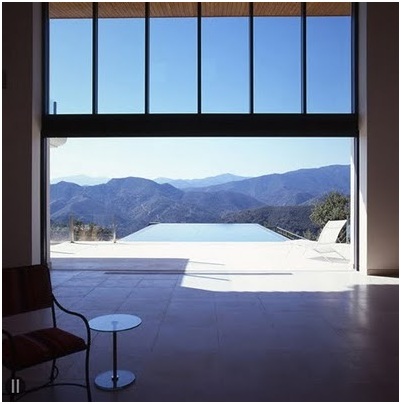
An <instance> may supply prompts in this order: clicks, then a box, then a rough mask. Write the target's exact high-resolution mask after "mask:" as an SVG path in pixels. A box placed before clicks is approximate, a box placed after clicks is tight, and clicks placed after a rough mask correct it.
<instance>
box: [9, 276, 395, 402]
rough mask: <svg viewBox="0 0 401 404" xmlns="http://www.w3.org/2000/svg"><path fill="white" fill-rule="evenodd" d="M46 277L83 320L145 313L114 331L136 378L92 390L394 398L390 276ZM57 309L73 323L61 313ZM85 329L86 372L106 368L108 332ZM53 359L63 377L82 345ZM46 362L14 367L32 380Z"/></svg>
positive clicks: (75, 368) (178, 395)
mask: <svg viewBox="0 0 401 404" xmlns="http://www.w3.org/2000/svg"><path fill="white" fill-rule="evenodd" d="M52 277H53V287H54V289H55V290H54V291H55V295H56V296H57V297H58V298H59V299H60V301H61V302H62V303H63V304H64V305H66V306H67V307H69V308H71V309H74V310H78V311H81V312H83V313H84V314H85V315H86V316H87V317H88V318H89V319H90V318H93V317H95V316H98V315H102V314H109V313H131V314H136V315H138V316H140V317H141V318H142V320H143V323H142V325H141V326H140V327H138V328H136V329H134V330H130V331H126V332H122V333H121V334H120V335H119V337H118V351H119V356H118V357H119V367H120V368H122V369H127V370H131V371H133V372H134V373H135V374H136V376H137V380H136V383H135V384H134V385H131V386H129V387H128V388H126V389H124V390H121V391H119V392H104V391H101V390H98V389H97V388H96V387H94V386H93V385H92V392H93V396H94V401H158V402H161V401H398V378H399V376H398V342H399V341H398V320H399V319H398V315H399V313H398V279H393V278H379V277H364V276H362V275H359V274H358V273H354V272H349V271H348V272H339V273H338V272H325V273H322V272H315V271H311V272H307V271H304V272H299V271H297V272H281V273H270V274H264V275H253V276H252V275H224V274H220V275H217V274H216V275H213V274H189V275H179V274H159V275H149V274H148V275H143V274H142V275H140V274H132V273H127V274H119V273H118V272H114V273H113V272H111V273H105V272H99V271H81V272H78V271H70V272H68V271H53V273H52ZM58 320H59V323H60V326H65V327H66V328H67V329H69V330H71V331H74V332H76V333H82V331H83V330H82V328H81V327H80V324H79V322H77V321H75V320H71V319H70V318H68V316H66V315H65V314H61V315H59V317H58ZM92 337H93V338H92V340H93V346H92V353H91V379H92V381H93V380H94V378H95V376H96V375H97V374H98V373H99V372H103V371H106V370H110V369H111V361H112V340H111V335H110V334H107V333H96V332H93V336H92ZM59 368H60V376H59V378H60V379H61V380H65V381H72V380H81V379H82V377H83V356H82V354H75V355H72V356H71V357H69V358H65V359H62V360H60V361H59ZM46 369H48V367H45V366H42V367H41V368H40V369H38V368H35V369H34V370H33V369H32V370H29V371H25V372H24V373H23V374H22V376H23V377H24V378H25V380H26V381H27V382H28V384H30V385H31V384H32V383H34V382H35V381H38V380H43V375H44V371H45V370H46ZM46 374H47V373H46ZM3 375H4V373H3ZM26 399H27V400H31V401H84V400H85V391H84V390H83V389H79V388H75V387H59V388H52V389H47V390H42V391H41V392H38V393H34V394H31V395H30V396H27V397H26Z"/></svg>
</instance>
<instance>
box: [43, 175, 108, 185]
mask: <svg viewBox="0 0 401 404" xmlns="http://www.w3.org/2000/svg"><path fill="white" fill-rule="evenodd" d="M62 181H65V182H72V183H74V184H77V185H99V184H105V183H106V182H107V181H110V178H106V177H88V176H87V175H71V176H69V177H60V178H53V179H52V180H50V183H51V184H57V183H59V182H62Z"/></svg>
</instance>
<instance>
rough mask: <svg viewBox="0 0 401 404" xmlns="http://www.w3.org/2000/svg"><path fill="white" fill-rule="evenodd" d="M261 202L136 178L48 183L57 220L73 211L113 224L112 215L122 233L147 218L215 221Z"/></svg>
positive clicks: (141, 224)
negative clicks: (85, 183)
mask: <svg viewBox="0 0 401 404" xmlns="http://www.w3.org/2000/svg"><path fill="white" fill-rule="evenodd" d="M262 205H263V204H262V203H261V202H260V201H258V200H256V199H254V198H252V197H249V196H247V195H243V194H238V193H236V192H232V191H218V192H209V193H197V192H194V191H191V192H184V191H182V190H179V189H177V188H174V187H173V186H172V185H170V184H157V183H156V182H154V181H151V180H147V179H144V178H134V177H129V178H119V179H112V180H110V181H109V182H108V183H107V184H101V185H94V186H85V187H81V186H79V185H76V184H72V183H68V182H60V183H58V184H54V185H51V187H50V212H51V220H52V222H53V223H64V224H66V223H68V220H69V217H70V215H71V214H74V217H75V218H76V219H78V220H81V221H85V222H92V221H95V222H98V221H103V220H105V221H107V220H108V221H109V223H111V220H112V217H114V220H115V222H116V224H117V236H118V237H123V236H126V235H128V234H131V233H133V232H134V231H137V230H139V229H141V228H143V227H145V226H147V225H148V224H149V222H155V221H156V222H165V223H174V222H176V223H177V222H183V223H185V222H193V223H213V222H217V221H219V220H220V217H221V216H222V215H223V214H226V213H228V212H233V211H239V210H243V209H250V208H255V207H259V206H262ZM105 217H107V218H106V219H107V220H106V219H104V218H105Z"/></svg>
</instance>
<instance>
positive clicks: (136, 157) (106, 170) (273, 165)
mask: <svg viewBox="0 0 401 404" xmlns="http://www.w3.org/2000/svg"><path fill="white" fill-rule="evenodd" d="M351 145H352V140H351V139H350V138H340V139H333V138H255V137H240V138H225V137H216V138H209V137H205V138H189V137H185V138H107V139H104V138H102V139H99V138H69V139H68V140H67V142H66V143H65V144H64V145H62V146H60V147H58V148H51V149H50V178H51V179H52V180H53V179H57V178H63V177H71V176H76V175H86V176H88V177H103V178H125V177H141V178H148V179H152V180H153V179H155V178H159V177H165V178H170V179H202V178H208V177H214V176H217V175H221V174H224V173H230V174H233V175H238V176H243V177H258V176H261V175H268V174H276V173H277V174H282V173H285V172H289V171H295V170H299V169H303V168H317V167H323V166H329V165H334V164H341V165H347V164H350V162H351V155H352V153H351Z"/></svg>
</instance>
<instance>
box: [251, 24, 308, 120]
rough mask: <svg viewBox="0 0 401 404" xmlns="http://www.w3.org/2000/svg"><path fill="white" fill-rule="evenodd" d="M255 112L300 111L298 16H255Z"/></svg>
mask: <svg viewBox="0 0 401 404" xmlns="http://www.w3.org/2000/svg"><path fill="white" fill-rule="evenodd" d="M254 38H255V39H254V49H255V53H254V57H255V62H254V66H255V79H254V80H255V112H276V113H278V112H287V113H291V112H292V113H294V112H301V18H300V17H255V19H254Z"/></svg>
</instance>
